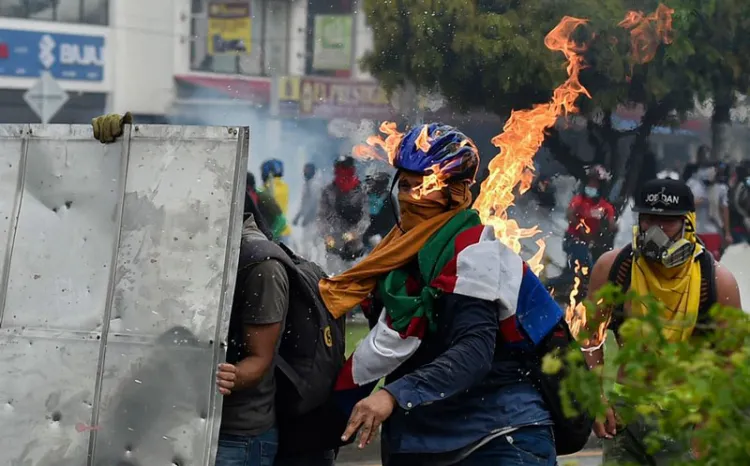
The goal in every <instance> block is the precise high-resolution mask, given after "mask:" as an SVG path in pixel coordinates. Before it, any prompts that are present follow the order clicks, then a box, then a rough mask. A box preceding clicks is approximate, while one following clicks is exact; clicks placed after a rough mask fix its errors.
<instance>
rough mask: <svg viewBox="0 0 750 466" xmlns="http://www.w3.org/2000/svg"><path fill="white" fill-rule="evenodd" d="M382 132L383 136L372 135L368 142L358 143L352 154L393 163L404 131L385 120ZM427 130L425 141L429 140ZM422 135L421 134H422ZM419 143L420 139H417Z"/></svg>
mask: <svg viewBox="0 0 750 466" xmlns="http://www.w3.org/2000/svg"><path fill="white" fill-rule="evenodd" d="M380 132H381V133H383V134H384V135H385V136H386V137H385V138H383V136H370V137H368V138H367V144H357V145H356V146H354V147H353V148H352V155H353V156H354V157H356V158H359V159H362V160H379V161H381V162H385V163H388V164H390V165H393V159H394V158H395V157H396V151H397V150H398V146H399V145H400V144H401V140H403V139H404V133H401V132H399V131H398V129H397V126H396V123H394V122H392V121H384V122H383V123H381V124H380ZM424 132H425V141H424V142H425V143H426V142H427V141H426V139H427V135H426V132H427V130H426V129H425V130H424ZM420 136H421V134H420ZM417 142H418V143H419V141H417ZM427 148H428V149H429V145H428V146H427Z"/></svg>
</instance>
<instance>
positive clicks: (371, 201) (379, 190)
mask: <svg viewBox="0 0 750 466" xmlns="http://www.w3.org/2000/svg"><path fill="white" fill-rule="evenodd" d="M390 182H391V175H389V174H388V173H386V172H378V173H375V174H374V175H367V177H366V178H365V188H366V190H367V200H368V205H369V207H370V225H369V226H368V227H367V230H366V231H365V234H364V242H365V246H367V247H368V248H370V249H372V248H374V247H375V246H377V245H378V243H380V241H381V240H382V239H383V238H385V235H387V234H388V232H389V231H391V229H393V227H394V226H396V219H397V218H398V213H397V212H396V207H395V202H394V199H393V195H392V194H391V190H390V187H391V186H390Z"/></svg>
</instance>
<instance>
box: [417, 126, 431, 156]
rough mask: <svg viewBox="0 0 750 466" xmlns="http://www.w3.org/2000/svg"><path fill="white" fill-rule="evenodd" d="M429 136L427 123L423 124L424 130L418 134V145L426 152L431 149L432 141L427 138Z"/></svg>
mask: <svg viewBox="0 0 750 466" xmlns="http://www.w3.org/2000/svg"><path fill="white" fill-rule="evenodd" d="M427 136H428V133H427V125H422V130H421V131H420V132H419V136H417V141H416V146H417V147H419V150H421V151H422V152H424V153H427V151H429V150H430V143H429V141H428V140H427Z"/></svg>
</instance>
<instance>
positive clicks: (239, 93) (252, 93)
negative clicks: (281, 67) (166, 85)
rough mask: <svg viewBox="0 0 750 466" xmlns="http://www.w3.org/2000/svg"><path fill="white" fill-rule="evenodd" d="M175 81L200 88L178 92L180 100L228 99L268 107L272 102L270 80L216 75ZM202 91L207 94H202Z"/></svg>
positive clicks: (188, 77)
mask: <svg viewBox="0 0 750 466" xmlns="http://www.w3.org/2000/svg"><path fill="white" fill-rule="evenodd" d="M175 80H177V81H178V82H181V83H183V84H187V85H189V86H192V87H195V88H198V91H197V92H196V91H195V90H192V92H190V91H183V92H180V90H178V98H179V99H180V100H187V99H192V98H195V99H213V98H222V97H224V98H228V99H240V100H242V101H245V102H248V103H251V104H254V105H263V106H266V105H268V103H269V102H270V100H271V80H270V78H261V77H249V76H248V77H246V76H236V75H232V76H217V75H214V74H188V75H177V76H175ZM200 89H203V90H205V91H206V92H200Z"/></svg>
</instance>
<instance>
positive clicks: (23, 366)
mask: <svg viewBox="0 0 750 466" xmlns="http://www.w3.org/2000/svg"><path fill="white" fill-rule="evenodd" d="M0 144H2V150H0V235H2V236H0V279H2V281H0V464H9V465H16V464H18V465H24V466H78V465H91V466H93V465H97V466H105V465H106V466H110V465H114V464H117V465H123V466H125V465H132V466H161V465H164V466H174V465H180V466H192V465H208V464H211V463H212V462H213V461H212V458H213V456H214V455H215V450H216V441H217V438H218V423H219V421H220V416H219V415H220V397H218V395H217V393H216V391H215V385H214V381H213V377H214V372H215V365H216V364H217V363H218V361H219V360H223V358H224V353H223V351H224V349H223V348H224V347H223V345H222V343H223V341H224V339H225V336H226V332H227V327H228V321H229V313H230V311H231V297H232V293H233V289H234V276H235V272H236V268H237V248H238V246H239V232H240V228H241V214H242V210H241V208H242V201H243V196H242V194H243V191H244V176H245V167H246V166H247V148H248V132H247V129H236V128H218V127H208V128H206V127H173V126H133V127H128V128H126V132H125V134H124V136H123V138H122V140H121V141H119V142H117V143H115V144H111V145H102V144H99V143H98V142H96V141H95V140H93V138H92V136H91V130H90V129H89V128H88V127H83V126H36V125H32V126H0Z"/></svg>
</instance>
